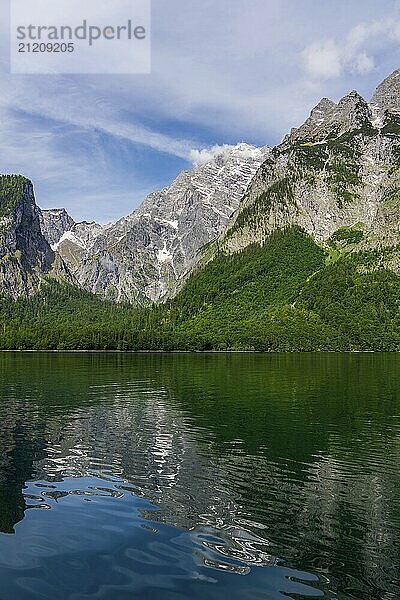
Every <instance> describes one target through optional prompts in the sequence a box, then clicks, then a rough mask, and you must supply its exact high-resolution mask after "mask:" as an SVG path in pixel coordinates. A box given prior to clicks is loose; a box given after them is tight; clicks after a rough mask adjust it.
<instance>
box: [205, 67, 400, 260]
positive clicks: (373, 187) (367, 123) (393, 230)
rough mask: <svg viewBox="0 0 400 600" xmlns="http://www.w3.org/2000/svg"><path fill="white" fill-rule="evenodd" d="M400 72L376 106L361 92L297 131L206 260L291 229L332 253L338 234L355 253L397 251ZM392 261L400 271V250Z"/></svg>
mask: <svg viewBox="0 0 400 600" xmlns="http://www.w3.org/2000/svg"><path fill="white" fill-rule="evenodd" d="M399 73H400V72H399V71H396V72H395V73H393V74H392V76H391V77H389V78H387V79H386V80H385V81H384V82H383V84H381V85H380V86H379V87H378V89H377V91H376V93H375V95H374V97H373V100H372V102H371V103H367V102H366V101H365V100H364V99H363V98H361V96H359V94H357V93H356V92H351V93H350V94H349V95H348V96H345V97H344V98H343V99H342V100H340V102H339V103H338V104H335V103H334V102H332V101H329V100H326V99H324V100H323V101H321V102H320V104H319V105H318V106H317V107H316V108H315V109H314V110H313V111H312V112H311V115H310V118H309V119H308V120H307V121H306V122H305V123H304V125H302V126H301V127H300V128H298V129H295V130H292V132H291V134H290V135H289V136H287V137H286V138H285V139H284V141H283V143H282V144H280V145H279V146H277V147H276V148H274V149H273V150H272V152H271V154H270V155H269V156H268V157H267V159H266V160H265V162H264V163H263V164H262V165H261V166H260V168H259V169H258V171H257V173H256V175H255V177H254V178H253V180H252V182H251V184H250V186H249V188H248V191H247V193H246V195H245V197H244V200H243V202H242V203H241V206H240V209H239V210H238V211H237V212H236V213H235V215H234V216H233V218H232V220H231V222H230V223H229V225H228V229H227V232H226V233H225V234H223V236H222V237H221V238H220V239H219V240H218V243H216V244H215V245H214V246H213V247H212V248H211V249H209V250H208V251H207V252H206V253H205V254H204V256H205V260H209V259H210V258H212V256H213V255H215V252H216V248H217V247H218V248H219V249H222V250H223V251H226V252H228V253H230V252H236V251H240V250H242V249H243V248H245V247H246V246H248V245H249V244H251V243H254V242H256V243H261V244H262V243H264V242H265V240H266V239H267V238H268V236H269V235H270V234H271V233H272V232H273V231H275V230H278V229H283V228H286V227H288V226H291V225H297V226H300V227H301V228H302V229H304V230H305V231H306V232H308V233H309V234H311V235H312V236H313V238H314V239H315V240H316V241H317V242H318V243H320V244H322V245H323V246H326V247H328V246H330V245H332V243H333V241H334V240H333V241H332V236H334V238H335V239H337V238H338V237H339V238H340V237H341V236H342V237H343V236H344V238H346V239H347V240H348V243H347V244H345V245H347V249H348V250H350V251H352V250H360V249H368V248H369V249H371V248H377V247H387V248H388V247H392V248H396V247H397V246H398V244H399V242H400V237H399V231H400V114H399V113H400V77H399ZM348 229H350V230H351V231H352V232H353V233H349V232H348V231H347V230H348ZM346 231H347V233H346ZM354 232H357V233H354ZM349 240H350V241H349ZM342 245H343V244H342ZM391 256H392V258H391V259H390V264H389V263H388V265H389V266H390V267H391V268H394V269H395V270H400V260H399V258H398V257H397V255H396V252H393V253H392V254H391Z"/></svg>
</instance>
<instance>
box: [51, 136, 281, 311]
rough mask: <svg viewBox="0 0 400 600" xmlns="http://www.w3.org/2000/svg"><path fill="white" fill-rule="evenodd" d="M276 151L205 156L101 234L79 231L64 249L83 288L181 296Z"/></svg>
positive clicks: (220, 150)
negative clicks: (202, 255) (203, 251)
mask: <svg viewBox="0 0 400 600" xmlns="http://www.w3.org/2000/svg"><path fill="white" fill-rule="evenodd" d="M269 152H270V149H269V148H267V147H265V148H257V147H255V146H251V145H249V144H245V143H241V144H238V145H236V146H227V145H225V146H219V147H215V148H212V149H211V150H206V151H203V152H202V153H199V156H198V159H199V161H198V164H197V166H195V167H194V168H192V169H191V170H189V171H184V172H182V173H180V174H179V175H178V177H177V178H176V179H175V180H174V181H173V182H172V183H171V185H170V186H168V187H165V188H164V189H162V190H160V191H159V192H154V193H152V194H150V195H149V196H148V197H147V198H146V199H145V200H144V202H143V203H142V204H141V206H139V208H137V209H136V210H135V211H134V212H133V213H131V214H130V215H128V216H127V217H124V218H122V219H120V220H119V221H118V222H117V223H115V224H114V225H110V226H107V227H104V228H103V230H101V231H94V232H92V233H94V237H92V240H91V243H90V244H88V243H87V241H85V240H84V239H83V236H82V232H79V231H77V226H74V227H73V228H72V229H71V230H70V231H68V232H66V233H65V234H64V236H63V237H62V238H61V240H60V243H59V244H58V246H57V251H58V253H59V254H60V255H61V256H62V258H63V259H64V260H65V262H66V263H67V264H68V265H69V267H70V269H71V272H72V273H73V274H74V276H75V277H76V279H77V280H78V281H79V282H80V284H81V285H82V286H84V287H86V288H87V289H90V290H92V291H96V292H99V293H101V294H103V295H105V296H107V297H112V298H115V299H127V300H133V299H137V298H147V299H149V300H152V301H158V300H160V299H161V298H163V297H164V296H166V295H170V294H173V293H174V292H175V291H176V287H177V285H178V284H179V281H180V280H181V279H182V277H184V275H185V273H187V272H188V271H189V270H190V269H191V268H192V267H193V265H194V264H195V262H196V259H197V256H198V252H199V250H200V248H201V247H202V246H204V245H205V244H207V243H208V242H210V241H212V240H214V239H215V238H216V237H218V235H220V234H221V233H222V232H223V231H224V229H225V227H226V225H227V223H228V221H229V219H230V217H231V216H232V214H233V212H234V211H235V210H236V209H237V208H238V207H239V204H240V201H241V199H242V197H243V195H244V193H245V191H246V189H247V186H248V184H249V183H250V181H251V179H252V178H253V176H254V174H255V173H256V171H257V170H258V168H259V166H260V165H261V164H262V162H263V161H264V160H265V159H266V157H267V156H268V154H269Z"/></svg>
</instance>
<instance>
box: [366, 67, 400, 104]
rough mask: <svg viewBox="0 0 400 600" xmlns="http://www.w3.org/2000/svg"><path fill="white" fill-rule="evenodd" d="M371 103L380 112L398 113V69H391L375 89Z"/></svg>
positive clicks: (399, 80) (399, 83)
mask: <svg viewBox="0 0 400 600" xmlns="http://www.w3.org/2000/svg"><path fill="white" fill-rule="evenodd" d="M371 105H372V106H373V107H375V108H377V109H380V110H381V111H382V112H385V111H389V112H390V113H394V114H400V69H396V71H393V73H392V74H391V75H389V77H386V79H384V80H383V81H382V83H381V84H380V85H378V87H377V88H376V90H375V93H374V95H373V96H372V99H371Z"/></svg>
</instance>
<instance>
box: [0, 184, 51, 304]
mask: <svg viewBox="0 0 400 600" xmlns="http://www.w3.org/2000/svg"><path fill="white" fill-rule="evenodd" d="M54 258H55V257H54V253H53V251H52V250H51V248H50V246H49V244H48V242H47V240H46V239H45V237H44V236H43V234H42V231H41V228H40V211H39V210H38V208H37V206H36V203H35V197H34V192H33V186H32V183H31V182H30V181H29V180H28V179H26V178H25V177H22V176H19V175H2V176H0V288H1V290H2V292H3V294H8V295H10V296H12V297H13V298H16V297H18V296H21V295H24V296H27V295H30V294H32V293H33V292H34V291H35V290H36V289H37V288H38V285H39V283H40V280H41V278H42V277H43V276H45V275H46V274H48V273H49V272H50V271H51V269H52V264H53V262H54Z"/></svg>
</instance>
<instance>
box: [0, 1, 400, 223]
mask: <svg viewBox="0 0 400 600" xmlns="http://www.w3.org/2000/svg"><path fill="white" fill-rule="evenodd" d="M9 1H10V0H0V78H1V79H0V81H1V85H0V172H1V173H22V174H24V175H25V176H27V177H29V178H31V179H32V181H33V182H34V185H35V190H36V198H37V203H38V204H39V206H41V207H42V208H55V207H65V208H66V209H67V210H68V212H69V213H70V214H71V215H72V217H73V218H74V219H76V220H88V221H92V220H96V221H98V222H101V223H106V222H110V221H115V220H117V219H118V218H120V217H121V216H123V215H126V214H129V213H130V212H132V210H134V208H135V207H136V206H137V205H138V204H139V203H140V202H141V201H142V200H143V199H144V198H145V197H146V195H147V194H148V193H150V192H152V191H156V190H158V189H161V188H162V187H164V186H166V185H168V184H169V183H170V182H171V181H172V180H173V179H174V178H175V177H176V176H177V175H178V173H179V172H180V171H182V170H183V169H190V168H192V167H193V165H195V164H198V163H200V162H202V161H204V160H206V159H207V158H209V157H211V156H212V155H213V153H215V152H216V151H217V150H218V146H220V145H223V144H237V143H239V142H243V141H244V142H247V143H250V144H255V145H258V146H264V145H271V146H273V145H276V144H278V143H279V142H280V141H281V140H282V138H283V137H284V136H285V134H286V133H287V132H288V131H290V129H291V127H296V126H299V125H300V124H301V123H302V122H303V121H304V120H305V119H306V118H307V116H308V115H309V113H310V110H311V109H312V108H313V107H314V106H315V105H316V104H317V103H318V101H319V100H320V99H321V98H322V97H329V98H331V99H333V100H335V101H338V100H339V99H340V98H341V97H342V96H344V95H345V94H347V93H349V92H350V91H351V90H353V89H356V90H357V91H358V92H359V93H360V94H361V95H362V96H364V97H365V98H366V99H370V97H371V96H372V93H373V91H374V89H375V87H376V86H377V85H378V84H379V83H380V81H382V80H383V79H384V78H385V77H387V76H388V75H389V74H390V73H391V72H392V71H394V70H395V69H397V68H399V67H400V2H399V0H384V1H382V0H363V1H362V2H361V0H152V24H151V50H152V68H151V73H150V74H146V75H11V74H10V65H9ZM31 1H32V2H34V1H35V0H31ZM131 1H134V0H131ZM127 2H128V3H129V0H127Z"/></svg>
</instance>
